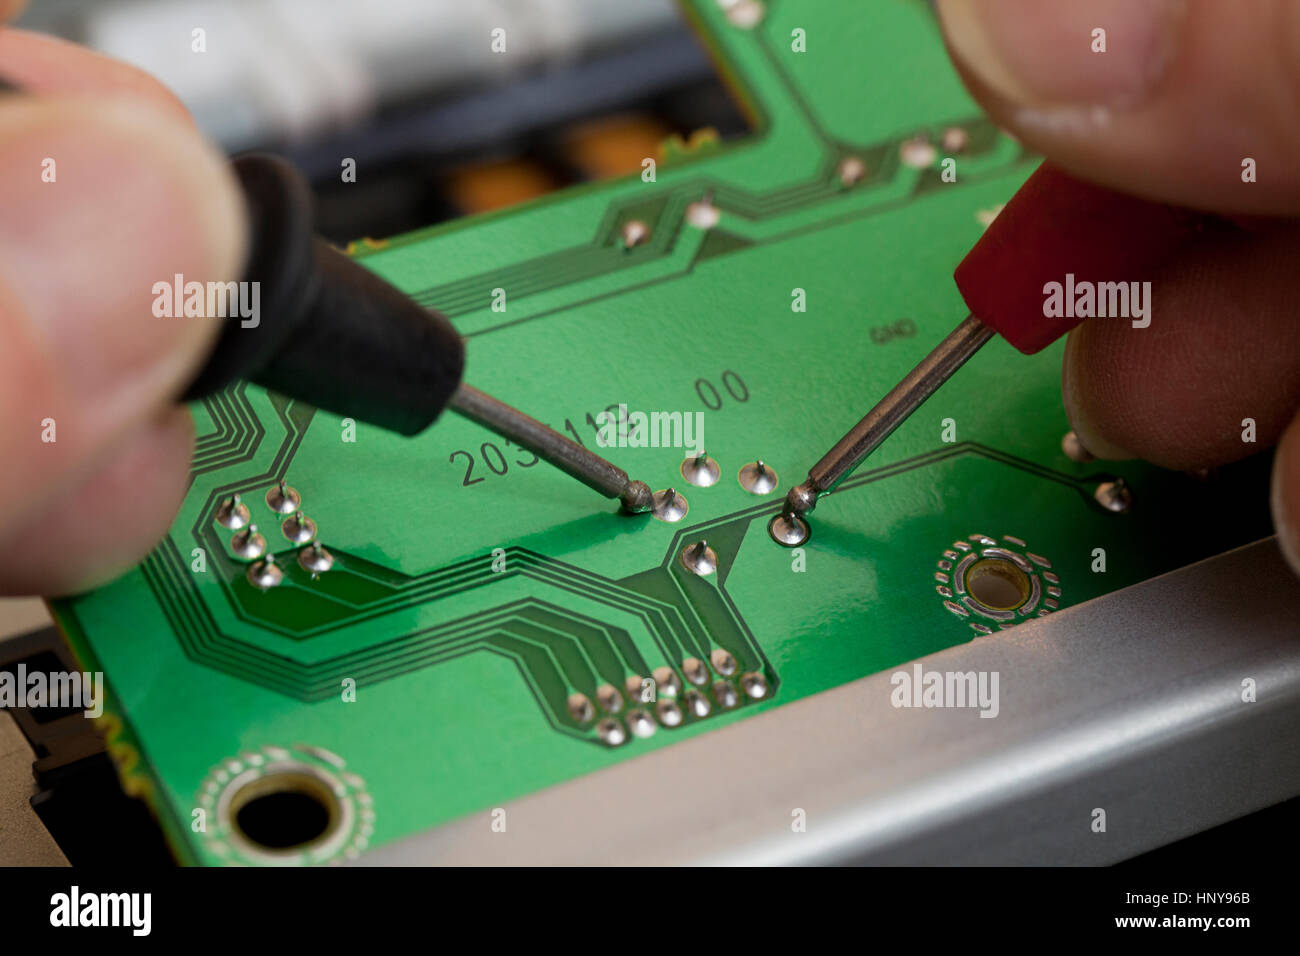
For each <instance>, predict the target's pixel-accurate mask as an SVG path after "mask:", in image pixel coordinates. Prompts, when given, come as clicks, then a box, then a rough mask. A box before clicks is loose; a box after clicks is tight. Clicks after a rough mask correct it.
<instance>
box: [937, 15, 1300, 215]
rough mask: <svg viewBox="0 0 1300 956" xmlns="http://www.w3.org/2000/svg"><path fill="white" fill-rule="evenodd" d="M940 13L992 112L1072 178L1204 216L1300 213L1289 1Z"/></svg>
mask: <svg viewBox="0 0 1300 956" xmlns="http://www.w3.org/2000/svg"><path fill="white" fill-rule="evenodd" d="M938 10H939V15H940V19H941V20H942V23H943V29H944V35H945V37H946V39H947V42H948V46H949V50H950V52H951V53H952V55H953V58H954V60H955V61H956V63H957V66H958V69H959V70H960V71H961V73H962V75H963V78H964V79H965V80H966V83H967V86H968V87H970V89H971V91H972V93H973V94H974V95H975V96H976V98H977V99H978V100H979V101H980V103H981V104H982V105H983V106H984V107H985V108H986V109H987V110H988V111H989V113H990V114H991V115H992V117H993V118H994V120H995V121H997V122H998V123H999V124H1000V125H1002V126H1003V127H1004V128H1005V129H1007V130H1008V131H1010V132H1011V133H1012V134H1013V135H1015V136H1016V137H1017V138H1019V139H1021V140H1022V141H1023V142H1024V143H1025V144H1026V145H1028V146H1029V147H1030V148H1032V149H1035V150H1037V151H1039V152H1041V153H1043V154H1045V155H1046V156H1048V157H1049V158H1051V159H1052V160H1053V161H1055V162H1056V163H1058V164H1059V165H1061V166H1064V167H1065V168H1067V169H1069V170H1070V171H1071V172H1073V173H1075V174H1076V175H1078V176H1081V177H1083V178H1086V179H1091V180H1095V181H1097V182H1100V183H1103V184H1105V185H1108V186H1111V187H1114V188H1117V189H1123V190H1126V191H1129V192H1135V193H1138V194H1140V195H1144V196H1147V197H1149V198H1153V199H1162V200H1165V201H1168V202H1173V203H1178V204H1181V205H1187V206H1192V207H1196V208H1200V209H1207V210H1211V211H1215V212H1227V213H1265V214H1273V215H1282V214H1295V213H1300V167H1297V166H1296V164H1295V161H1294V157H1295V155H1296V151H1297V148H1300V112H1297V111H1296V109H1295V89H1296V86H1297V83H1300V4H1298V3H1295V2H1293V0H1234V2H1232V3H1223V2H1221V0H1090V2H1076V0H1064V2H1053V3H1044V2H1043V0H938ZM1251 178H1253V179H1254V180H1256V181H1248V180H1249V179H1251Z"/></svg>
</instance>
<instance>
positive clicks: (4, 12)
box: [0, 0, 27, 22]
mask: <svg viewBox="0 0 1300 956" xmlns="http://www.w3.org/2000/svg"><path fill="white" fill-rule="evenodd" d="M25 6H27V0H0V22H4V21H5V20H12V19H13V18H14V17H16V16H18V14H20V13H22V12H23V7H25Z"/></svg>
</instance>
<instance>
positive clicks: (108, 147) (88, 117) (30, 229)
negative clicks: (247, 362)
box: [0, 97, 245, 424]
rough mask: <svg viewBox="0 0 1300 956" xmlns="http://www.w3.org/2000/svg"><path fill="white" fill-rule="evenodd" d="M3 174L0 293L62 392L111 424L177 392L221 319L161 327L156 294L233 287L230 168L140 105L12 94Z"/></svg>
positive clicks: (235, 254)
mask: <svg viewBox="0 0 1300 956" xmlns="http://www.w3.org/2000/svg"><path fill="white" fill-rule="evenodd" d="M0 168H3V169H4V171H5V175H4V176H3V177H0V210H3V213H4V214H3V218H2V219H0V286H5V287H7V288H8V289H9V290H10V292H11V293H12V294H14V295H16V299H17V302H18V307H19V309H20V310H21V312H22V314H23V316H24V317H25V321H26V323H27V324H28V327H29V328H30V329H31V331H32V333H33V335H34V338H35V341H36V342H37V348H38V349H40V350H42V351H43V352H44V354H45V355H46V357H47V358H48V364H49V365H50V367H51V368H52V369H53V370H54V374H56V375H57V376H58V378H59V380H60V381H59V384H60V385H61V386H62V387H63V388H64V389H65V390H66V394H68V395H70V396H72V397H74V398H75V397H80V398H82V399H91V398H93V405H92V403H90V402H86V403H85V404H86V405H88V406H91V407H92V408H93V409H94V410H95V412H96V413H97V414H100V415H101V416H102V417H103V420H104V421H107V419H108V418H111V417H115V416H116V417H119V418H123V417H124V418H125V419H128V420H129V419H130V418H131V417H133V415H135V414H136V413H141V414H142V413H144V412H145V411H146V410H149V409H151V408H152V407H154V406H156V405H157V404H158V403H159V402H161V401H162V400H164V399H165V398H167V397H170V396H171V395H174V394H176V393H178V392H179V390H180V389H181V388H183V387H184V385H185V384H186V382H185V381H183V379H186V377H187V376H188V375H189V374H191V373H192V370H193V368H194V367H195V366H196V365H197V363H198V362H199V361H200V360H201V358H202V354H203V352H205V351H206V348H207V343H209V342H210V341H211V340H212V339H213V338H214V337H215V334H216V332H217V331H218V329H217V328H216V327H215V326H216V323H217V321H218V320H209V319H204V318H189V319H187V318H158V317H156V316H155V315H154V313H153V308H152V306H153V302H154V299H155V295H154V292H153V287H154V285H155V283H158V282H172V281H173V280H174V277H175V275H176V274H178V273H179V274H182V275H184V277H185V279H186V280H187V281H188V280H190V279H193V280H195V281H199V282H207V281H212V280H229V279H236V278H238V275H237V273H238V271H239V269H240V265H241V261H240V260H241V257H242V245H243V241H244V240H243V236H244V228H245V227H244V221H243V220H244V212H243V206H242V200H241V198H240V194H239V192H238V188H237V186H236V185H235V184H234V181H233V179H232V177H231V176H230V174H229V172H228V171H227V170H226V168H225V161H224V159H223V158H222V157H220V156H219V155H218V154H217V153H216V151H214V150H212V149H211V148H210V147H208V146H206V145H205V144H204V143H203V142H202V141H201V140H200V139H199V138H198V137H197V136H196V135H195V134H194V133H193V131H192V130H188V129H186V128H185V127H183V126H181V125H180V124H179V123H177V122H176V121H174V120H172V119H170V118H168V117H166V116H163V115H160V114H158V113H156V112H154V111H153V110H152V109H150V108H148V107H145V106H140V105H137V104H134V103H122V102H112V103H102V104H94V105H91V104H86V103H80V102H72V101H50V100H46V101H43V102H38V101H36V100H27V99H23V98H17V97H9V98H5V99H4V100H2V101H0ZM114 424H117V423H116V422H114Z"/></svg>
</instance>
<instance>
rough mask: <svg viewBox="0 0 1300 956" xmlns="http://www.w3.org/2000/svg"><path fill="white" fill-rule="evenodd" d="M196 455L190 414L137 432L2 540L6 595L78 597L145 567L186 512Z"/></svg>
mask: <svg viewBox="0 0 1300 956" xmlns="http://www.w3.org/2000/svg"><path fill="white" fill-rule="evenodd" d="M193 447H194V420H193V419H192V418H191V417H190V414H189V412H188V411H187V410H185V409H184V408H171V409H168V410H167V411H165V412H163V413H162V415H161V416H159V417H158V418H157V419H155V420H154V421H152V422H150V423H148V424H146V425H145V426H144V427H143V428H141V429H139V430H137V431H136V432H133V433H132V434H131V435H130V436H129V438H127V439H126V441H125V442H124V443H123V445H122V446H121V447H120V448H119V449H118V450H117V452H116V454H115V455H114V457H113V458H112V460H111V461H109V462H108V463H107V464H106V465H105V466H104V467H103V468H101V469H100V470H99V471H97V472H95V473H94V474H92V475H90V476H88V477H86V478H83V479H82V481H81V482H80V484H79V485H78V486H76V487H75V488H72V489H69V490H68V491H65V492H64V493H63V494H61V495H60V496H59V497H58V499H57V500H55V501H53V502H51V503H49V504H48V505H46V507H45V509H44V510H43V511H42V512H40V513H37V514H35V515H30V516H29V517H28V520H27V521H26V523H25V524H24V525H23V526H22V527H20V528H19V529H17V530H16V531H15V532H14V533H12V534H10V535H9V536H7V537H6V538H5V539H3V540H0V593H9V594H45V595H50V596H56V595H61V594H71V593H74V592H77V591H82V590H88V589H90V588H92V587H95V586H97V585H100V584H103V583H105V582H107V581H110V580H112V579H113V578H114V577H116V576H117V575H118V574H120V573H121V572H122V571H123V570H125V569H126V568H129V567H131V566H132V565H134V564H136V563H137V562H139V561H140V559H141V558H143V557H144V556H145V555H146V554H148V553H149V550H150V548H152V547H153V546H154V544H155V543H157V541H158V539H159V538H161V537H162V536H163V535H164V534H166V533H167V528H168V526H169V525H170V524H171V521H172V518H173V517H174V516H175V514H176V509H177V508H179V507H180V503H181V499H182V498H183V497H184V495H185V489H186V487H187V484H188V476H189V462H190V456H191V453H192V451H193Z"/></svg>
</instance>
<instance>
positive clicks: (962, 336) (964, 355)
mask: <svg viewBox="0 0 1300 956" xmlns="http://www.w3.org/2000/svg"><path fill="white" fill-rule="evenodd" d="M992 337H993V330H992V329H991V328H989V327H988V326H987V325H985V324H984V323H983V322H981V321H980V320H979V319H977V318H975V316H973V315H971V316H967V317H966V319H965V320H964V321H963V322H962V323H961V324H960V325H958V326H957V328H955V329H953V330H952V332H950V333H949V334H948V336H947V338H945V339H944V340H943V341H942V342H940V343H939V345H938V346H937V347H936V348H935V349H934V351H932V352H931V353H930V354H929V355H927V356H926V357H925V358H923V359H922V360H921V361H920V362H919V363H918V364H917V366H916V368H914V369H912V371H910V372H908V373H907V375H905V376H903V379H902V380H901V381H900V382H899V383H898V384H897V385H895V386H894V387H893V388H892V389H890V391H889V394H887V395H886V396H885V397H884V398H882V399H881V400H880V401H879V402H877V403H876V406H875V407H874V408H872V409H871V411H869V412H867V414H866V415H865V416H863V418H862V420H861V421H859V422H858V423H857V424H856V425H854V426H853V428H851V429H850V430H849V432H848V434H846V435H845V436H844V437H843V438H841V439H840V440H839V441H838V442H836V443H835V446H834V447H833V448H831V450H830V451H828V452H827V453H826V454H825V455H823V456H822V458H821V460H820V461H818V462H817V464H815V465H813V466H812V468H810V469H809V471H808V480H807V481H805V482H804V483H803V484H801V485H796V486H795V487H794V488H791V489H790V492H789V494H787V495H786V496H785V505H784V506H783V507H782V509H781V514H780V515H778V516H777V518H775V519H773V522H772V524H771V525H769V527H768V531H769V533H770V534H771V535H772V539H773V540H774V541H776V542H777V543H778V544H782V545H785V546H786V547H793V546H795V545H796V544H802V543H803V541H804V540H807V531H808V528H807V522H806V521H804V520H803V516H804V515H806V514H808V513H809V512H810V511H812V510H813V508H815V507H817V499H818V498H819V497H821V496H822V495H824V494H827V493H829V492H831V491H833V490H835V486H836V485H838V484H839V483H840V482H841V481H843V480H844V479H845V478H847V477H848V476H849V475H850V474H852V473H853V470H854V469H855V468H857V467H858V465H860V464H861V463H862V461H863V459H865V458H866V457H867V456H868V455H870V454H871V453H872V452H873V451H875V450H876V448H877V447H878V446H879V445H880V443H881V442H883V441H884V440H885V439H886V438H888V437H889V436H890V434H892V433H893V431H894V429H895V428H897V427H898V426H899V425H901V424H902V423H903V422H904V421H906V420H907V417H908V416H909V415H911V414H912V412H914V411H916V409H917V408H918V407H920V405H921V404H922V403H923V402H924V401H925V400H926V399H927V398H929V397H930V396H931V395H933V394H934V393H935V391H936V390H938V388H939V386H940V385H942V384H943V383H944V382H946V381H947V380H948V378H949V377H950V376H951V375H952V374H953V373H954V372H956V371H957V369H959V368H961V367H962V366H963V365H964V364H965V363H966V360H967V359H969V358H970V357H971V356H972V355H974V354H975V353H976V352H978V351H979V350H980V347H981V346H983V345H984V343H985V342H987V341H988V340H989V339H991V338H992ZM801 531H802V532H803V533H802V535H801V534H800V532H801Z"/></svg>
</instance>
